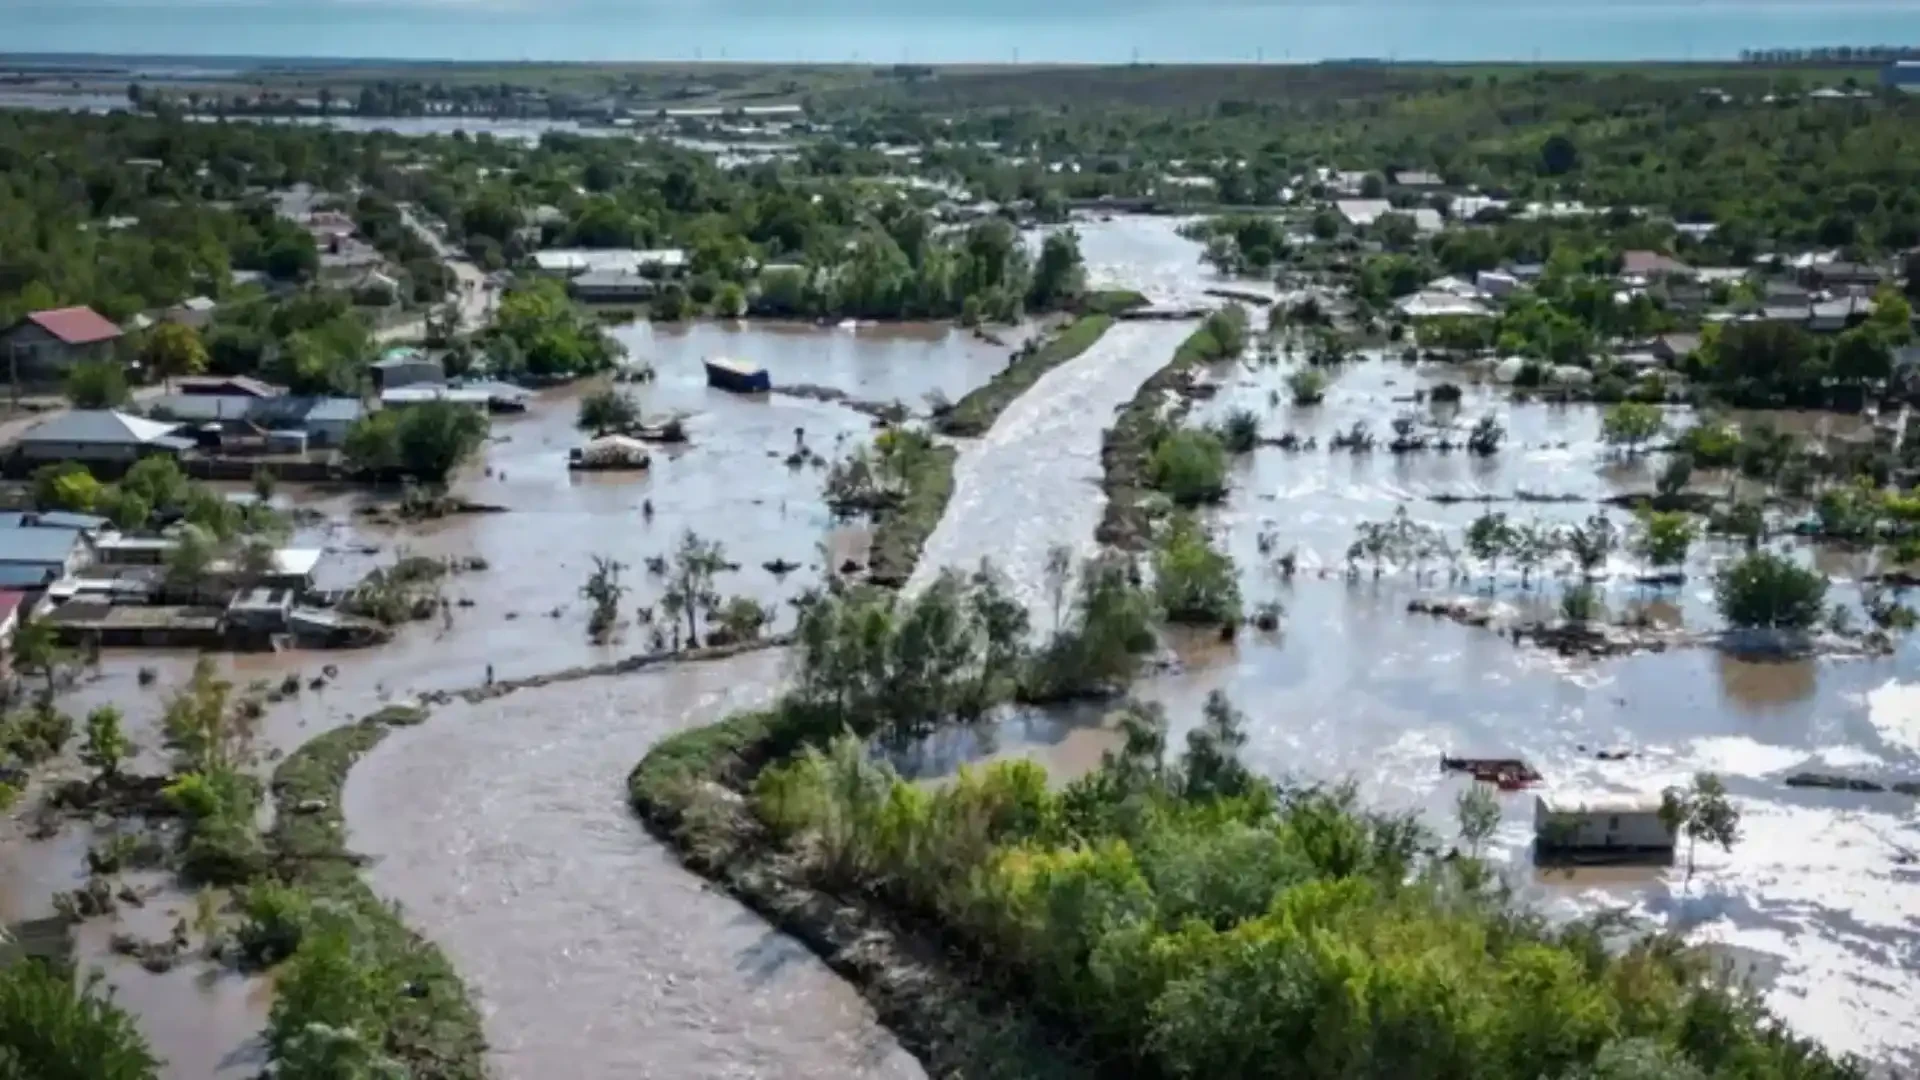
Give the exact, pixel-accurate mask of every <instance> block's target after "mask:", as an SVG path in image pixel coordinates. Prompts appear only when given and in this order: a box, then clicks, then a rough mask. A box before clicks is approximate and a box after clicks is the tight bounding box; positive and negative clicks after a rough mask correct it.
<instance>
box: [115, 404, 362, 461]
mask: <svg viewBox="0 0 1920 1080" xmlns="http://www.w3.org/2000/svg"><path fill="white" fill-rule="evenodd" d="M149 411H150V412H151V413H152V415H153V416H154V417H155V418H158V419H165V420H171V421H173V422H175V423H180V424H188V425H191V426H192V427H193V429H194V430H195V432H196V433H197V434H198V436H199V439H200V442H201V445H203V446H221V447H224V448H226V449H233V448H234V447H235V446H236V445H241V446H243V445H244V444H245V443H246V442H247V441H248V440H250V439H251V440H259V439H264V438H266V437H267V436H268V435H269V434H271V433H277V432H297V433H299V434H300V435H302V436H304V439H303V442H304V444H305V445H306V446H312V447H314V448H316V449H324V448H330V447H337V446H339V445H341V444H342V443H344V442H345V441H346V438H347V432H348V431H350V430H352V428H353V425H354V424H356V423H358V422H359V421H360V418H361V417H363V416H365V415H366V406H365V405H363V404H362V403H361V401H360V399H359V398H342V397H308V396H305V395H298V394H283V395H276V396H273V397H250V396H247V395H244V394H169V395H167V396H165V397H162V398H158V399H156V400H155V401H154V402H153V404H152V406H151V407H150V410H149Z"/></svg>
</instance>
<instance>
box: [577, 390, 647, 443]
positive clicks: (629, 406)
mask: <svg viewBox="0 0 1920 1080" xmlns="http://www.w3.org/2000/svg"><path fill="white" fill-rule="evenodd" d="M639 423H640V403H639V402H637V401H635V400H634V399H633V398H632V397H630V396H628V395H626V394H623V393H621V392H620V391H618V390H599V391H595V392H594V393H591V394H588V395H587V396H586V397H583V398H581V399H580V420H579V423H578V426H579V428H580V430H582V431H591V432H593V433H594V434H595V435H602V434H605V433H607V432H609V431H626V430H629V429H631V428H633V427H634V426H635V425H637V424H639Z"/></svg>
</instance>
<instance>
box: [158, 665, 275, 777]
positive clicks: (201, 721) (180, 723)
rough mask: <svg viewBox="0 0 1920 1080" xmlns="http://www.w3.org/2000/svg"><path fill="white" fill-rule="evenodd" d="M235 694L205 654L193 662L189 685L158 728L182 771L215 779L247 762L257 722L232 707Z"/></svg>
mask: <svg viewBox="0 0 1920 1080" xmlns="http://www.w3.org/2000/svg"><path fill="white" fill-rule="evenodd" d="M232 692H233V684H232V683H229V682H227V681H226V680H224V679H221V678H220V677H218V676H217V675H216V674H215V673H214V666H213V661H212V660H211V659H210V658H208V657H205V656H202V657H201V658H200V659H198V660H196V661H194V665H193V675H192V676H191V677H190V678H189V679H188V680H187V684H186V685H185V686H183V687H181V688H180V689H179V690H177V691H175V692H174V694H173V696H172V697H171V698H169V699H168V701H167V708H166V713H165V714H164V715H163V716H162V717H161V722H160V727H161V731H162V732H164V733H165V739H166V745H167V749H169V750H172V751H173V752H174V754H175V759H176V760H175V764H176V766H177V767H178V768H179V769H181V770H182V771H189V772H193V773H197V774H199V775H201V776H202V777H206V778H209V779H210V780H211V779H212V778H214V777H216V776H221V775H224V774H231V773H233V772H234V771H235V770H237V769H239V768H240V767H241V766H243V765H245V764H246V763H247V761H248V759H249V757H250V756H251V753H252V747H253V734H254V725H253V718H251V717H249V716H248V715H247V714H246V712H245V711H243V710H240V709H230V708H228V697H229V695H230V694H231V693H232Z"/></svg>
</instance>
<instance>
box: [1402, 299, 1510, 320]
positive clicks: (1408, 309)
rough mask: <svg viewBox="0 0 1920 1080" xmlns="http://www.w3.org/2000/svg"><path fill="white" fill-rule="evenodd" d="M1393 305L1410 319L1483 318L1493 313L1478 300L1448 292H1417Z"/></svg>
mask: <svg viewBox="0 0 1920 1080" xmlns="http://www.w3.org/2000/svg"><path fill="white" fill-rule="evenodd" d="M1393 306H1394V308H1395V309H1396V310H1397V311H1399V312H1400V314H1402V315H1405V316H1406V317H1407V318H1409V319H1439V318H1466V319H1481V318H1486V317H1488V316H1489V315H1491V314H1492V312H1490V311H1488V310H1487V305H1485V304H1483V303H1481V302H1480V301H1478V300H1475V299H1473V298H1471V297H1465V296H1455V295H1454V294H1452V293H1447V292H1417V293H1414V294H1413V295H1412V296H1405V297H1402V298H1400V299H1399V300H1398V301H1395V303H1394V305H1393Z"/></svg>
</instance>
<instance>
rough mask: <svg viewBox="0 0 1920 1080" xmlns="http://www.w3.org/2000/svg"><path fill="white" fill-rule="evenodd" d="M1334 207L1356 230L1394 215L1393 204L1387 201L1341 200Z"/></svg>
mask: <svg viewBox="0 0 1920 1080" xmlns="http://www.w3.org/2000/svg"><path fill="white" fill-rule="evenodd" d="M1333 207H1334V209H1335V210H1338V211H1339V212H1340V216H1341V217H1343V218H1346V219H1347V224H1349V225H1352V226H1354V227H1355V228H1361V227H1363V226H1367V225H1371V224H1373V223H1374V222H1376V221H1379V220H1380V219H1381V218H1382V217H1384V216H1386V215H1387V214H1391V213H1393V204H1392V203H1390V202H1388V201H1387V200H1385V199H1341V200H1339V201H1338V202H1335V203H1334V204H1333Z"/></svg>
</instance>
